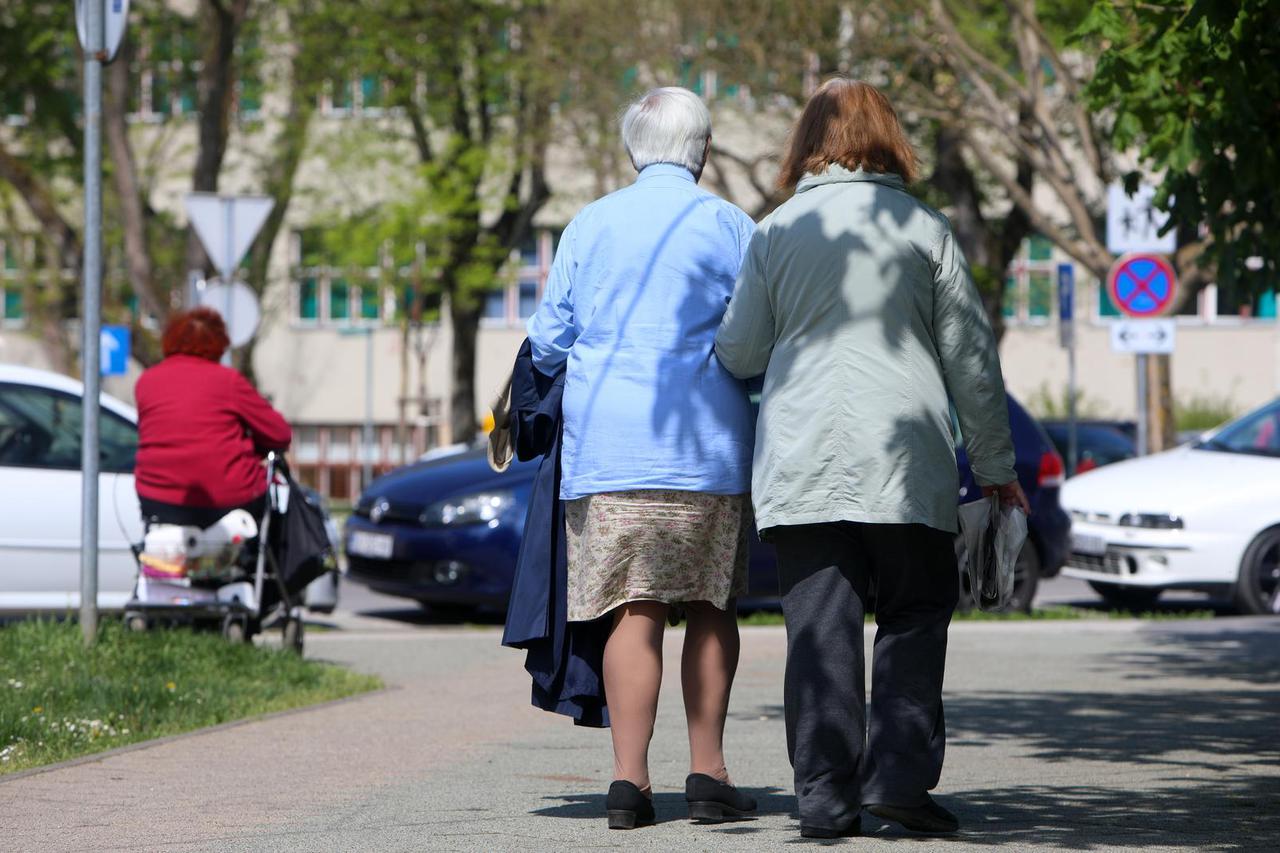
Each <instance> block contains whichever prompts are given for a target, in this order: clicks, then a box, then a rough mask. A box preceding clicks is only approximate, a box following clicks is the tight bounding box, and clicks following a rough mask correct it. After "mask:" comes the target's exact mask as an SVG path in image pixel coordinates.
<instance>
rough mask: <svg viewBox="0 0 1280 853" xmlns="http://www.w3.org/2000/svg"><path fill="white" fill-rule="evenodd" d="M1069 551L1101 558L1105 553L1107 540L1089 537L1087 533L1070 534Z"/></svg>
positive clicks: (1099, 537)
mask: <svg viewBox="0 0 1280 853" xmlns="http://www.w3.org/2000/svg"><path fill="white" fill-rule="evenodd" d="M1071 550H1072V551H1075V552H1076V553H1077V554H1089V555H1091V556H1094V557H1101V556H1102V555H1103V554H1106V553H1107V540H1105V539H1103V538H1102V537H1101V536H1090V535H1089V534H1087V533H1073V534H1071Z"/></svg>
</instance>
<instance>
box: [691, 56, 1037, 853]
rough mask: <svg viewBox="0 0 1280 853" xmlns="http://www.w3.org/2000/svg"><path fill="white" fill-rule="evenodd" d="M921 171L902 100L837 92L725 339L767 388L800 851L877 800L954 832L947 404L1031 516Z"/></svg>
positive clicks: (794, 155) (863, 88)
mask: <svg viewBox="0 0 1280 853" xmlns="http://www.w3.org/2000/svg"><path fill="white" fill-rule="evenodd" d="M916 172H917V164H916V155H915V151H914V150H913V149H912V147H911V143H910V141H908V139H907V136H906V134H905V133H904V132H903V130H902V126H901V125H900V124H899V122H898V117H897V115H896V114H895V113H894V110H893V107H892V106H891V105H890V103H889V100H888V99H887V98H886V97H885V96H884V95H883V94H882V93H881V92H879V91H877V90H876V89H875V88H874V87H873V86H870V85H868V84H867V83H863V82H860V81H856V80H847V79H835V80H829V81H827V83H825V84H824V85H823V86H822V87H821V88H819V89H818V91H817V92H816V93H814V95H813V97H812V98H810V99H809V102H808V104H806V105H805V108H804V111H803V113H802V114H801V116H800V119H799V121H798V122H797V123H796V126H795V129H794V131H793V133H792V135H791V141H790V144H789V147H788V150H787V152H786V156H785V158H784V159H783V163H782V170H781V175H780V177H779V182H780V184H781V185H782V187H783V188H785V189H791V188H794V189H795V195H794V196H792V197H791V198H790V199H789V200H788V201H787V202H786V203H784V204H783V205H782V206H780V207H779V208H778V209H777V210H775V211H774V212H773V213H772V214H770V215H769V216H768V217H767V218H766V219H765V220H764V221H763V222H761V223H760V225H759V227H758V229H757V230H756V233H755V236H754V237H753V238H752V241H751V245H750V247H749V248H748V250H747V257H746V260H745V261H744V262H743V265H742V271H741V273H740V274H739V276H738V282H737V286H736V288H735V291H734V296H733V300H732V302H731V303H730V305H729V309H728V311H727V312H726V313H725V316H724V320H723V322H722V323H721V326H720V330H719V332H718V333H717V335H716V345H715V346H716V356H717V357H718V358H719V360H720V363H721V364H723V365H724V366H725V367H726V368H727V369H728V370H729V372H731V373H733V374H734V375H736V376H739V377H742V378H747V377H754V376H759V375H761V374H763V375H764V391H763V395H762V398H761V402H760V416H759V420H758V421H757V425H756V446H755V458H754V462H753V468H752V482H751V496H752V503H753V504H754V506H755V512H756V524H757V526H758V527H759V529H760V534H761V537H762V538H764V539H766V540H771V541H772V542H773V543H774V544H775V545H776V546H777V551H778V574H779V587H780V590H781V593H782V608H783V615H784V617H785V619H786V623H787V667H786V677H785V685H784V693H783V696H784V707H785V717H786V728H787V748H788V752H789V755H790V757H791V764H792V767H793V769H794V770H795V785H796V795H797V797H798V799H799V804H800V832H801V835H804V836H807V837H819V838H832V837H838V836H845V835H855V834H857V833H858V831H859V828H860V826H861V810H862V808H863V806H864V805H865V806H866V808H867V809H868V810H869V811H870V812H872V813H873V814H875V815H877V816H879V817H882V818H885V819H888V820H892V821H895V822H897V823H900V824H902V825H903V826H905V827H906V828H908V829H911V830H916V831H921V832H929V833H943V832H954V831H955V830H956V829H957V828H958V826H959V822H958V821H957V820H956V818H955V816H954V815H952V814H951V813H950V812H949V811H947V810H946V809H945V808H943V807H942V806H940V805H939V804H937V803H936V802H934V801H933V799H932V798H931V797H930V796H929V791H930V790H931V789H932V788H933V787H934V786H936V785H937V783H938V778H939V775H940V774H941V772H942V755H943V746H944V743H945V740H946V734H945V728H944V726H943V717H942V676H943V667H944V664H945V659H946V649H947V626H948V624H949V623H950V620H951V612H952V610H953V609H954V608H955V605H956V599H957V592H958V575H957V570H956V557H955V551H954V546H953V537H954V535H955V532H956V529H957V513H956V496H957V494H958V491H959V482H958V477H957V472H956V458H955V444H954V439H953V431H952V421H951V413H950V409H949V400H950V401H951V402H953V403H954V406H955V412H956V415H957V416H958V419H959V424H960V430H961V432H962V433H963V434H964V438H965V445H966V450H967V451H968V454H969V460H970V464H971V467H972V470H973V473H974V476H975V477H976V478H977V480H978V482H979V484H981V485H982V488H983V491H984V492H985V493H987V494H991V493H998V494H999V495H1000V496H1001V499H1002V500H1003V501H1004V502H1005V503H1007V504H1011V505H1017V506H1021V507H1022V508H1023V509H1024V510H1025V509H1026V498H1025V496H1023V494H1022V489H1021V488H1020V487H1019V486H1018V481H1017V478H1016V477H1015V476H1014V470H1013V461H1014V457H1013V446H1012V443H1011V441H1010V438H1009V421H1008V412H1007V409H1006V403H1005V394H1004V381H1003V379H1002V378H1001V373H1000V360H999V357H998V355H997V351H996V343H995V338H994V336H993V335H992V333H991V326H990V324H989V323H988V321H987V315H986V312H985V311H984V310H983V307H982V301H981V299H980V298H979V296H978V291H977V289H976V288H975V287H974V284H973V279H972V277H971V276H970V274H969V268H968V266H967V265H966V264H965V260H964V256H963V254H962V253H961V251H960V247H959V246H957V245H956V241H955V237H954V236H953V235H952V233H951V226H950V224H949V223H948V222H947V219H946V217H945V216H943V215H942V214H941V213H939V212H938V211H936V210H933V209H932V208H930V207H929V206H927V205H925V204H924V203H923V202H921V201H919V200H918V199H917V198H915V197H914V196H912V195H911V194H910V193H909V192H908V191H907V184H908V183H909V182H911V181H913V180H914V179H915V178H916ZM873 596H874V606H875V617H876V630H877V633H876V640H875V649H874V652H873V681H874V683H873V685H872V694H871V709H870V711H871V713H870V715H869V717H870V719H869V723H870V726H869V733H868V725H867V724H868V714H867V713H866V711H867V709H866V693H865V690H864V685H863V672H864V666H865V663H864V650H863V644H862V623H863V617H864V614H865V613H866V612H867V611H868V608H869V607H870V605H871V602H872V597H873Z"/></svg>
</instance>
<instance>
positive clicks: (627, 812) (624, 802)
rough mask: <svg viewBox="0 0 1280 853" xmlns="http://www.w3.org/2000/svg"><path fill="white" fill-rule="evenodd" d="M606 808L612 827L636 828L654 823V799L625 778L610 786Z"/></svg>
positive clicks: (610, 826)
mask: <svg viewBox="0 0 1280 853" xmlns="http://www.w3.org/2000/svg"><path fill="white" fill-rule="evenodd" d="M605 809H606V810H607V811H608V813H609V828H610V829H635V828H636V827H637V826H648V825H649V824H651V823H653V800H651V799H649V798H648V797H646V796H645V795H644V794H643V793H642V792H641V791H640V789H639V788H637V787H636V786H635V784H634V783H632V782H628V781H626V780H625V779H619V780H618V781H616V782H614V783H613V784H612V785H610V786H609V798H608V800H607V801H606V804H605Z"/></svg>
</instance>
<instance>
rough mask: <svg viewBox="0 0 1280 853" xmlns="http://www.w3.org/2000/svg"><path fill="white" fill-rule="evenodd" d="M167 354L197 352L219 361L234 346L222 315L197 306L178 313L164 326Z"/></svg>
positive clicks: (210, 359) (163, 341)
mask: <svg viewBox="0 0 1280 853" xmlns="http://www.w3.org/2000/svg"><path fill="white" fill-rule="evenodd" d="M160 346H161V348H162V349H163V350H164V354H165V357H166V358H168V357H169V356H171V355H194V356H196V357H198V358H207V359H209V361H217V360H218V359H220V358H222V354H223V353H224V352H226V351H227V347H229V346H231V339H230V338H228V337H227V326H226V324H225V323H223V322H222V315H221V314H219V313H218V312H217V311H214V310H213V309H212V308H193V309H191V310H190V311H183V312H182V313H181V314H175V315H173V317H172V318H171V319H170V320H169V325H167V326H165V328H164V338H162V339H161V341H160Z"/></svg>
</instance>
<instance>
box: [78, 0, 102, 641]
mask: <svg viewBox="0 0 1280 853" xmlns="http://www.w3.org/2000/svg"><path fill="white" fill-rule="evenodd" d="M86 6H87V8H86V9H85V23H86V27H85V31H86V36H87V38H86V44H85V51H84V304H83V310H82V312H81V318H80V331H81V342H80V370H81V374H82V375H83V378H84V398H83V399H84V405H83V406H82V407H81V408H82V413H83V422H82V429H81V445H80V471H81V507H80V509H81V515H80V630H81V632H82V633H83V634H84V642H85V645H93V643H94V641H95V640H96V639H97V636H98V467H99V465H98V461H99V460H98V405H99V404H98V398H99V396H100V377H101V372H100V371H101V367H100V364H99V362H100V358H101V351H100V346H101V344H100V341H99V338H100V336H101V333H102V332H101V327H102V62H103V59H104V58H105V51H104V23H105V22H104V15H103V13H104V11H105V9H104V5H103V0H88V2H87V4H86Z"/></svg>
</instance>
